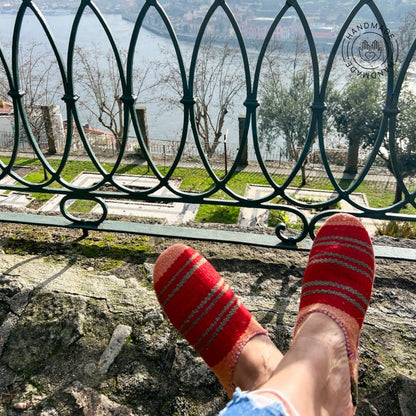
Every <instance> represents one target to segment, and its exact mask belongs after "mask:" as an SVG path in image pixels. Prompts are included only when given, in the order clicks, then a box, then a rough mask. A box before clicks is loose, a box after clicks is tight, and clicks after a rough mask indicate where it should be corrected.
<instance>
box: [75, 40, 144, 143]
mask: <svg viewBox="0 0 416 416" xmlns="http://www.w3.org/2000/svg"><path fill="white" fill-rule="evenodd" d="M75 53H76V62H77V63H78V65H79V68H78V69H77V71H76V79H77V82H78V83H79V85H80V86H81V88H82V90H81V91H80V96H81V98H80V105H81V107H82V108H83V109H84V110H85V111H86V113H87V117H88V118H89V122H90V123H91V124H95V121H98V122H99V123H100V124H101V125H102V126H103V127H104V128H106V129H107V130H109V131H110V132H111V133H112V134H113V135H114V138H115V140H116V147H117V150H119V149H120V147H121V144H122V142H123V135H124V127H125V126H124V114H123V108H124V104H123V101H122V99H121V96H122V84H121V76H120V73H119V71H118V67H117V64H116V61H115V59H114V57H113V56H112V54H111V52H110V51H109V52H107V53H105V52H103V51H102V50H101V49H100V48H99V47H95V48H94V49H93V50H87V49H83V48H80V47H77V48H76V50H75ZM120 55H121V56H125V53H124V52H123V51H121V53H120ZM149 69H150V66H147V67H146V68H145V69H144V70H143V71H142V72H140V71H139V68H136V69H135V71H134V73H133V80H134V81H135V82H136V86H137V93H136V95H137V96H138V97H140V102H141V103H142V104H143V103H144V102H145V100H144V98H143V93H144V92H145V90H147V89H150V88H151V86H145V80H146V76H147V74H148V72H149Z"/></svg>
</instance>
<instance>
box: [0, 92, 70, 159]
mask: <svg viewBox="0 0 416 416" xmlns="http://www.w3.org/2000/svg"><path fill="white" fill-rule="evenodd" d="M26 115H27V117H28V120H29V125H30V129H31V130H32V134H33V136H34V137H35V140H36V142H37V144H38V145H39V147H40V148H41V149H42V150H46V151H49V152H51V153H56V151H57V147H59V146H60V145H62V143H63V139H64V128H63V121H62V114H61V109H60V108H59V106H57V105H52V104H50V105H36V106H33V107H31V108H30V109H27V114H26ZM14 116H15V115H14V107H13V104H12V103H9V102H7V101H5V100H0V147H2V148H11V147H13V144H14V140H15V139H14V136H15V120H14ZM19 138H20V143H19V145H20V147H21V148H31V147H32V145H31V144H30V143H29V140H28V136H27V133H26V131H25V130H24V129H23V128H22V127H21V130H20V137H19Z"/></svg>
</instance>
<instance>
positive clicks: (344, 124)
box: [333, 77, 383, 174]
mask: <svg viewBox="0 0 416 416" xmlns="http://www.w3.org/2000/svg"><path fill="white" fill-rule="evenodd" d="M381 97H382V94H381V82H380V79H378V78H370V77H369V78H367V77H353V78H351V79H350V81H349V82H348V83H347V85H346V87H345V89H344V90H343V91H342V93H341V95H340V97H339V100H338V102H337V103H335V104H334V109H333V113H334V120H335V126H336V128H337V130H338V131H339V132H340V133H343V134H345V136H346V137H347V139H348V142H349V146H348V159H347V166H346V167H345V172H346V173H351V174H356V173H357V169H358V155H359V150H360V147H361V146H362V145H368V144H371V143H374V140H375V138H376V136H377V133H378V130H379V127H380V123H381V119H382V116H383V111H382V102H381Z"/></svg>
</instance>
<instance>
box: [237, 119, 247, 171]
mask: <svg viewBox="0 0 416 416" xmlns="http://www.w3.org/2000/svg"><path fill="white" fill-rule="evenodd" d="M245 124H246V116H239V117H238V136H239V144H240V147H241V143H242V141H243V136H244V126H245ZM240 165H243V166H246V165H248V146H247V141H246V143H245V145H244V148H243V151H242V153H241V159H240Z"/></svg>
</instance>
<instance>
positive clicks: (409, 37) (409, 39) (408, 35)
mask: <svg viewBox="0 0 416 416" xmlns="http://www.w3.org/2000/svg"><path fill="white" fill-rule="evenodd" d="M415 33H416V8H414V9H411V10H409V11H408V12H407V13H406V14H405V15H404V16H403V20H402V24H401V26H400V27H399V28H398V30H397V41H398V45H399V51H398V52H399V58H400V61H403V60H404V58H405V57H406V55H407V53H408V51H409V49H410V47H411V46H412V43H413V42H414V40H415Z"/></svg>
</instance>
